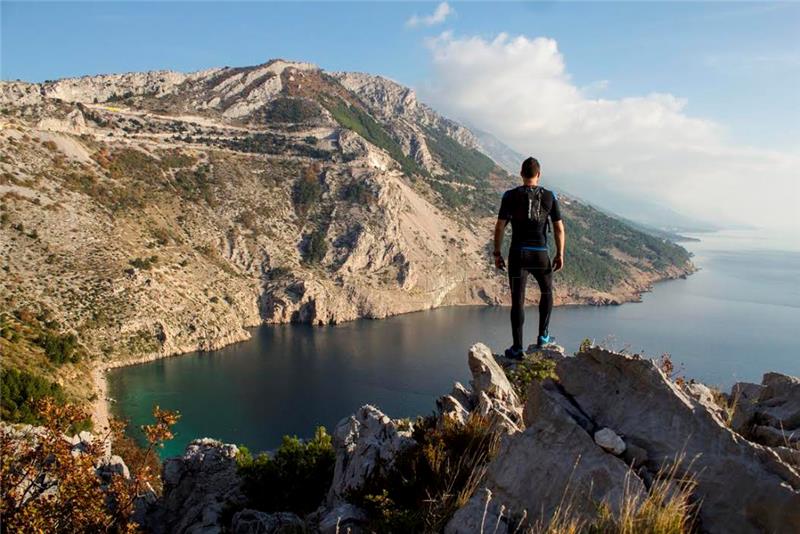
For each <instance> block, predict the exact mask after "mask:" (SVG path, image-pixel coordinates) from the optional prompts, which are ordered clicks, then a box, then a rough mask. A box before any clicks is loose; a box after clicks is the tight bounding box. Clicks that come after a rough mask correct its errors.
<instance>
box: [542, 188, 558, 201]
mask: <svg viewBox="0 0 800 534" xmlns="http://www.w3.org/2000/svg"><path fill="white" fill-rule="evenodd" d="M542 192H543V193H544V194H545V196H549V197H552V198H553V200H558V196H557V195H556V192H555V191H553V190H552V189H547V188H546V187H542Z"/></svg>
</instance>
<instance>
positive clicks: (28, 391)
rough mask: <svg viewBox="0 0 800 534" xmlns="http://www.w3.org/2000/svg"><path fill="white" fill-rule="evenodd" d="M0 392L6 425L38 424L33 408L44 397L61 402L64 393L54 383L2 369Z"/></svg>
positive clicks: (0, 412) (37, 415)
mask: <svg viewBox="0 0 800 534" xmlns="http://www.w3.org/2000/svg"><path fill="white" fill-rule="evenodd" d="M0 377H1V378H0V391H1V392H2V405H1V406H2V409H1V410H0V415H2V419H3V421H5V422H7V423H27V424H30V425H35V424H38V423H40V422H41V421H40V420H39V414H38V413H37V412H36V410H35V408H34V406H35V405H36V402H37V401H39V400H40V399H42V398H44V397H50V398H52V399H54V400H55V401H56V402H59V403H60V402H63V400H64V391H63V390H62V389H61V386H59V385H58V384H56V383H53V382H50V381H48V380H45V379H44V378H42V377H40V376H37V375H33V374H31V373H28V372H26V371H19V370H17V369H3V370H2V372H0Z"/></svg>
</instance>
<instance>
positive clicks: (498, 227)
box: [494, 219, 508, 269]
mask: <svg viewBox="0 0 800 534" xmlns="http://www.w3.org/2000/svg"><path fill="white" fill-rule="evenodd" d="M507 224H508V221H507V220H505V219H497V222H496V223H495V225H494V266H495V267H497V268H498V269H505V267H506V262H505V261H503V256H502V254H501V253H500V251H501V249H502V248H503V235H504V234H505V231H506V225H507Z"/></svg>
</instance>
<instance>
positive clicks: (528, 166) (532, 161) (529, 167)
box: [520, 158, 541, 178]
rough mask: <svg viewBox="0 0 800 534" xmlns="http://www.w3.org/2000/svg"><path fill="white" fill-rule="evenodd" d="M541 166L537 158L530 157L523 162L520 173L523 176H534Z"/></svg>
mask: <svg viewBox="0 0 800 534" xmlns="http://www.w3.org/2000/svg"><path fill="white" fill-rule="evenodd" d="M540 170H541V167H539V161H538V160H537V159H536V158H528V159H526V160H525V161H523V162H522V170H521V171H520V174H521V175H522V177H523V178H533V177H534V176H536V175H537V174H539V171H540Z"/></svg>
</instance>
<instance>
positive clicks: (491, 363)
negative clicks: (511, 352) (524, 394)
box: [468, 343, 523, 434]
mask: <svg viewBox="0 0 800 534" xmlns="http://www.w3.org/2000/svg"><path fill="white" fill-rule="evenodd" d="M468 363H469V369H470V371H471V372H472V382H471V383H472V390H473V392H474V393H473V395H474V397H473V398H474V402H475V406H476V407H475V409H476V410H477V411H478V413H480V414H481V415H482V416H484V417H486V418H488V419H490V420H492V421H493V423H494V424H497V425H499V427H500V428H502V429H503V430H504V431H505V432H506V433H509V434H513V433H515V432H519V431H521V429H522V426H523V425H522V405H521V404H520V400H519V397H518V396H517V393H516V392H515V391H514V386H512V385H511V382H509V380H508V377H507V376H506V372H505V371H504V370H503V367H502V366H501V365H500V364H499V363H498V362H497V360H495V357H494V355H493V354H492V351H491V350H490V349H489V347H487V346H486V345H484V344H483V343H475V344H474V345H473V346H472V347H470V349H469V355H468Z"/></svg>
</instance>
